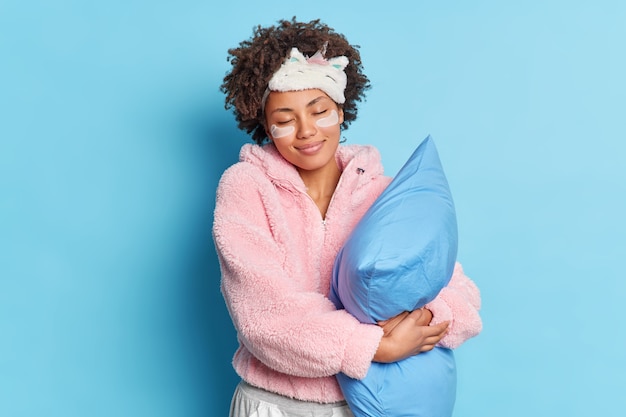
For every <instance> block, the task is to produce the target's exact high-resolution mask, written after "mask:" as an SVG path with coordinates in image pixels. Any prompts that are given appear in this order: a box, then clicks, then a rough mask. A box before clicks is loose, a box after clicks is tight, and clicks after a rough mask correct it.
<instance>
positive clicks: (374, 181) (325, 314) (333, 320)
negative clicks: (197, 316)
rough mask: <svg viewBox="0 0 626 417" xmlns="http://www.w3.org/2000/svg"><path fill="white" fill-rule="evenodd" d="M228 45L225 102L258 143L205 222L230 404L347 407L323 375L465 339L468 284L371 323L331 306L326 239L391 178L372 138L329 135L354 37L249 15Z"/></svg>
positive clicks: (345, 116) (351, 86)
mask: <svg viewBox="0 0 626 417" xmlns="http://www.w3.org/2000/svg"><path fill="white" fill-rule="evenodd" d="M229 54H230V62H231V64H232V68H231V71H230V72H229V73H228V74H227V75H226V77H225V78H224V82H223V84H222V91H223V92H224V93H225V94H226V108H232V109H233V110H234V113H235V117H236V119H237V122H238V125H239V127H240V128H241V129H243V130H245V131H246V132H248V133H250V134H251V135H252V138H253V139H254V141H255V142H256V144H247V145H244V146H243V147H242V149H241V152H240V162H238V163H237V164H235V165H233V166H232V167H230V168H229V169H227V170H226V172H225V173H224V175H223V176H222V179H221V180H220V183H219V186H218V190H217V199H216V207H215V217H214V225H213V235H214V239H215V246H216V249H217V253H218V258H219V261H220V266H221V270H222V281H221V288H222V292H223V295H224V299H225V301H226V305H227V307H228V310H229V313H230V315H231V318H232V320H233V324H234V326H235V328H236V330H237V335H238V339H239V342H240V346H239V348H238V350H237V352H236V353H235V356H234V359H233V366H234V368H235V370H236V372H237V373H238V374H239V375H240V376H241V378H242V382H241V383H240V384H239V386H238V387H237V389H236V391H235V394H234V396H233V400H232V404H231V416H275V415H281V416H282V415H287V416H292V415H293V416H300V415H307V416H311V415H320V416H321V415H325V416H326V415H328V416H331V415H332V416H351V415H352V413H351V412H350V410H349V408H348V406H347V404H346V402H345V400H344V398H343V395H342V392H341V390H340V388H339V385H338V383H337V380H336V378H335V375H336V374H337V373H339V372H342V373H344V374H345V375H348V376H350V377H353V378H357V379H358V378H363V377H364V376H365V375H366V373H367V371H368V368H369V366H370V364H371V363H372V361H376V362H394V361H398V360H401V359H404V358H407V357H409V356H412V355H417V354H420V353H422V352H427V351H430V350H432V349H433V348H434V347H435V345H437V344H442V343H443V344H445V341H446V338H451V339H454V340H458V339H459V338H467V337H468V336H466V335H467V334H469V333H471V332H469V333H468V328H467V327H468V324H467V323H475V322H476V320H475V319H476V317H475V316H474V315H472V317H467V316H468V311H470V312H471V311H472V310H473V307H472V304H471V303H470V302H469V301H467V299H468V298H470V299H472V298H474V299H475V298H476V297H478V294H477V290H476V287H475V286H474V285H473V283H471V281H470V280H469V279H468V278H467V277H465V276H464V275H463V274H460V275H461V276H459V277H457V279H455V280H453V281H451V283H450V285H451V286H452V285H456V284H458V286H459V288H456V289H452V288H451V289H449V291H446V290H447V288H446V289H444V290H443V291H442V292H441V293H440V295H439V296H438V297H437V298H436V299H435V300H434V301H433V302H432V303H430V304H428V305H427V306H426V308H424V309H420V310H416V311H413V312H405V313H403V314H400V315H399V316H397V317H394V318H393V319H391V320H388V321H386V322H385V323H380V324H379V325H371V324H362V323H360V322H359V321H358V320H356V319H355V318H354V317H352V316H351V315H350V314H348V313H347V312H346V311H345V310H337V309H336V308H335V306H334V304H333V303H332V302H331V301H330V300H329V299H328V293H329V290H330V281H331V273H332V267H333V263H334V260H335V257H336V255H337V252H338V250H339V249H340V248H341V246H342V244H343V243H344V242H345V240H346V238H347V236H348V235H349V233H350V232H351V230H352V229H353V228H354V226H355V225H356V223H357V222H358V221H359V219H360V218H361V217H362V216H363V214H364V213H365V211H366V210H367V209H368V208H369V207H370V206H371V204H372V203H373V202H374V200H375V199H376V198H377V197H378V196H379V195H380V193H381V192H382V191H383V190H384V189H385V187H386V186H387V185H388V184H389V182H390V180H391V179H390V178H389V177H386V176H384V175H383V168H382V165H381V162H380V156H379V154H378V151H377V150H376V149H375V148H373V147H371V146H360V145H340V138H341V133H342V129H347V128H348V125H349V124H350V122H352V121H354V120H355V119H356V116H357V104H358V102H360V101H361V100H362V99H363V98H364V94H365V91H366V90H367V89H368V88H369V80H368V79H367V77H366V76H365V75H364V74H363V72H362V63H361V58H360V55H359V52H358V48H357V47H355V46H353V45H351V44H349V43H348V41H347V40H346V38H345V37H344V36H343V35H342V34H339V33H337V32H335V31H334V30H333V29H332V28H330V27H328V26H327V25H325V24H323V23H321V22H320V21H319V20H314V21H311V22H308V23H303V22H298V21H296V20H295V18H294V19H292V20H289V21H287V20H281V21H279V22H278V24H277V25H276V26H269V27H265V28H262V27H258V28H256V29H255V31H254V34H253V36H252V38H251V39H249V40H245V41H243V42H241V43H240V44H239V46H238V47H237V48H233V49H231V50H229ZM468 291H469V292H473V293H471V294H468V293H467V292H468ZM474 310H475V309H474ZM476 314H477V313H476ZM435 323H437V324H435ZM474 327H475V325H474ZM473 330H475V331H479V329H473Z"/></svg>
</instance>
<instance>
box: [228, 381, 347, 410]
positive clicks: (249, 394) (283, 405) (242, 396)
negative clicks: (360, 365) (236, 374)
mask: <svg viewBox="0 0 626 417" xmlns="http://www.w3.org/2000/svg"><path fill="white" fill-rule="evenodd" d="M230 417H354V415H353V414H352V412H351V411H350V409H349V408H348V405H347V404H346V402H345V401H341V402H338V403H331V404H320V403H315V402H308V401H300V400H296V399H293V398H288V397H284V396H282V395H279V394H274V393H272V392H269V391H265V390H263V389H260V388H257V387H253V386H252V385H250V384H248V383H246V382H244V381H242V382H240V383H239V385H237V388H236V389H235V393H234V394H233V400H232V402H231V404H230Z"/></svg>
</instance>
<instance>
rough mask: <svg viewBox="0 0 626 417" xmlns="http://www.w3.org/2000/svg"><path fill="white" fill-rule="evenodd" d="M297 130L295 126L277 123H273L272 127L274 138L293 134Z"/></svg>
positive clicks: (271, 132)
mask: <svg viewBox="0 0 626 417" xmlns="http://www.w3.org/2000/svg"><path fill="white" fill-rule="evenodd" d="M295 130H296V128H295V127H293V126H285V127H278V126H276V125H272V126H271V127H270V134H271V135H272V138H274V139H280V138H284V137H285V136H289V135H291V134H292V133H293V132H295Z"/></svg>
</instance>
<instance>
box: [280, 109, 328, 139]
mask: <svg viewBox="0 0 626 417" xmlns="http://www.w3.org/2000/svg"><path fill="white" fill-rule="evenodd" d="M337 123H339V113H337V110H331V112H330V114H329V115H328V116H326V117H322V118H321V119H317V120H316V121H315V124H316V125H317V126H318V127H330V126H334V125H336V124H337ZM295 130H296V128H295V127H294V126H285V127H278V126H276V125H272V126H270V134H271V135H272V137H273V138H274V139H280V138H284V137H286V136H289V135H291V134H293V132H295Z"/></svg>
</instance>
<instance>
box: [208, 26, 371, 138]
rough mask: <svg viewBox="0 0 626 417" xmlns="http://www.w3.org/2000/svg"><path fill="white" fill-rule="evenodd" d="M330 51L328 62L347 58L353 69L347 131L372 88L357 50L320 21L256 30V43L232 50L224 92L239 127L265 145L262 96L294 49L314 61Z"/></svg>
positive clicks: (346, 110) (349, 69)
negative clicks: (314, 57) (341, 56)
mask: <svg viewBox="0 0 626 417" xmlns="http://www.w3.org/2000/svg"><path fill="white" fill-rule="evenodd" d="M324 44H327V46H326V58H333V57H336V56H340V55H344V56H346V57H347V58H348V61H349V64H348V66H347V67H346V69H345V73H346V76H347V78H348V84H347V86H346V90H345V92H344V94H345V97H346V101H345V103H343V105H341V107H342V109H343V114H344V122H343V124H342V127H343V128H344V129H347V128H348V125H349V124H350V123H351V122H352V121H353V120H355V119H356V117H357V103H358V102H360V101H363V100H364V99H365V91H366V90H368V89H369V88H370V82H369V79H368V78H367V77H366V76H365V74H363V64H362V63H361V55H360V54H359V51H358V49H359V46H358V45H350V43H349V42H348V41H347V39H346V38H345V36H344V35H342V34H340V33H337V32H335V31H334V29H332V28H331V27H329V26H327V25H326V24H324V23H321V22H320V20H319V19H316V20H312V21H310V22H308V23H303V22H298V21H296V18H295V17H293V18H292V19H291V20H279V21H278V24H277V25H275V26H269V27H261V26H257V27H256V28H255V29H254V34H253V36H252V38H251V39H248V40H244V41H242V42H241V43H239V46H238V47H237V48H232V49H229V50H228V54H229V56H228V58H227V60H228V61H229V62H230V63H231V64H232V68H231V71H230V72H229V73H227V75H226V76H225V77H224V82H223V83H222V85H221V86H220V91H221V92H223V93H225V94H226V98H225V106H224V107H225V108H226V109H227V110H228V109H231V108H232V109H233V111H234V114H235V118H236V120H237V125H238V127H239V128H240V129H242V130H245V131H246V132H247V133H249V134H251V135H252V139H253V140H254V141H255V142H256V143H258V144H262V143H263V142H265V141H266V140H267V139H268V138H267V134H266V132H265V127H264V122H265V121H264V115H263V108H262V99H263V94H264V93H265V90H266V88H267V85H268V83H269V80H270V79H271V78H272V75H273V74H274V73H275V72H276V71H277V70H278V69H279V68H280V66H281V64H282V63H283V62H284V60H285V58H286V57H287V55H288V53H289V51H291V48H292V47H296V48H298V49H299V50H300V51H301V52H302V53H303V54H304V55H306V56H312V55H313V54H315V52H317V51H318V50H320V49H322V48H323V46H324Z"/></svg>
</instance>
